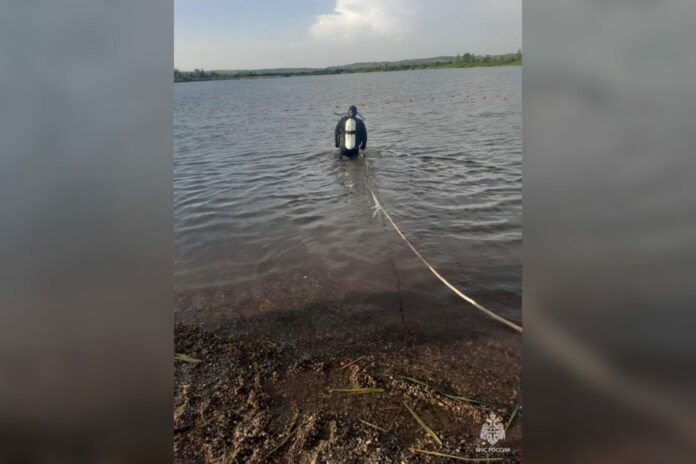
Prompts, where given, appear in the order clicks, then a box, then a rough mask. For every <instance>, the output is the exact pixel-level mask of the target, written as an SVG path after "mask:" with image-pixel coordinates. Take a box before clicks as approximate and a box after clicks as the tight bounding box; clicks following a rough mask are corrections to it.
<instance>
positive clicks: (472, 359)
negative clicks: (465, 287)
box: [174, 305, 522, 463]
mask: <svg viewBox="0 0 696 464" xmlns="http://www.w3.org/2000/svg"><path fill="white" fill-rule="evenodd" d="M375 316H376V314H375V312H374V308H358V307H351V308H345V307H331V306H321V305H313V306H309V307H307V308H304V309H302V310H293V311H290V312H287V313H283V312H281V313H271V314H265V315H261V316H258V317H253V318H244V319H239V320H236V321H234V322H230V323H229V324H225V325H219V326H216V327H214V328H210V327H208V328H202V327H198V326H196V325H194V324H191V323H188V324H182V323H178V324H177V327H176V331H175V346H176V352H177V353H183V354H185V355H188V356H190V357H192V358H194V359H196V360H198V361H199V362H193V361H191V360H189V361H182V360H177V361H176V368H175V404H174V408H175V409H174V411H175V414H174V427H175V430H174V447H175V448H174V450H175V457H176V461H177V462H182V463H184V462H186V463H189V462H201V463H202V462H225V463H228V462H230V463H231V462H240V463H241V462H257V463H265V462H288V463H300V462H347V463H348V462H350V463H352V462H354V463H391V462H394V463H400V462H447V461H448V459H447V458H443V457H436V456H431V455H427V454H423V453H420V452H417V451H414V450H413V449H414V448H416V449H420V450H426V451H434V452H439V453H447V454H453V455H457V456H462V457H471V458H502V461H498V462H521V436H522V426H521V420H520V418H521V415H522V411H521V410H518V412H517V413H516V414H515V416H514V418H513V420H512V423H511V424H510V425H509V427H508V428H507V430H506V438H505V439H503V440H502V441H500V442H498V443H497V444H496V445H495V448H498V449H497V450H495V449H489V448H490V446H489V444H487V443H485V442H484V441H483V440H482V439H481V438H480V431H481V427H482V425H483V424H484V423H485V419H486V417H488V415H489V414H490V413H491V412H495V413H496V414H497V415H498V417H500V419H501V421H502V423H503V424H506V423H507V422H508V420H509V419H510V417H511V415H512V413H513V411H514V410H515V408H516V407H518V406H519V405H520V404H521V393H520V389H521V372H522V368H521V357H522V354H521V337H520V336H519V335H518V334H516V333H514V332H512V331H510V330H508V329H506V328H505V327H498V326H496V325H495V324H490V323H486V322H485V321H482V320H479V319H474V320H475V321H476V322H477V324H476V325H477V326H479V328H478V329H476V330H474V329H471V330H469V331H467V332H465V333H461V334H456V335H454V334H449V335H445V334H443V333H432V331H431V330H424V329H423V327H422V325H421V324H418V323H417V322H411V323H409V322H406V321H404V320H403V319H399V318H398V317H397V318H393V319H389V318H385V317H380V318H375ZM416 381H420V382H423V383H425V384H426V385H423V384H421V383H418V382H416ZM356 386H357V387H363V388H374V389H377V390H374V391H371V392H369V393H360V394H358V393H347V392H338V391H333V392H332V391H331V389H345V388H352V387H356ZM380 390H383V391H380ZM447 394H449V395H451V396H447ZM452 396H462V397H466V398H469V399H474V400H477V401H480V402H482V403H484V404H481V403H473V402H468V401H465V400H463V399H461V398H453V397H452ZM406 405H408V407H410V408H411V409H412V410H413V411H414V412H415V413H416V415H417V416H418V417H419V418H420V419H421V420H422V421H423V422H424V423H425V424H426V425H427V426H429V427H430V428H431V429H432V431H433V432H434V433H435V434H436V435H437V437H438V438H439V439H440V440H441V442H442V444H441V445H440V444H438V443H437V442H436V440H435V439H434V438H433V437H432V436H430V435H428V433H427V432H426V431H425V430H424V429H423V428H422V426H421V425H419V423H418V422H417V421H416V419H415V418H414V417H413V415H412V414H411V413H410V412H409V410H408V409H407V407H406ZM477 448H478V449H477ZM481 448H485V449H486V451H485V452H482V451H481ZM507 448H509V451H506V449H507Z"/></svg>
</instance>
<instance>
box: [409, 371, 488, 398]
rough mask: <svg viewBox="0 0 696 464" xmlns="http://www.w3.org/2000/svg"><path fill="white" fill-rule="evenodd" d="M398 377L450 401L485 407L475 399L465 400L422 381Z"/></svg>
mask: <svg viewBox="0 0 696 464" xmlns="http://www.w3.org/2000/svg"><path fill="white" fill-rule="evenodd" d="M399 377H401V378H402V379H403V380H406V381H408V382H411V383H415V384H417V385H422V386H424V387H428V388H429V389H431V390H432V391H434V392H435V393H439V394H441V395H443V396H446V397H447V398H449V399H451V400H455V401H461V402H463V403H474V404H483V405H486V403H484V402H483V401H479V400H475V399H472V398H467V397H465V396H460V395H455V394H452V393H447V392H446V391H443V390H441V389H439V388H437V387H433V386H432V385H430V384H428V383H426V382H424V381H422V380H418V379H414V378H413V377H406V376H403V375H401V376H399Z"/></svg>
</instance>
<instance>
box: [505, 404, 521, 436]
mask: <svg viewBox="0 0 696 464" xmlns="http://www.w3.org/2000/svg"><path fill="white" fill-rule="evenodd" d="M518 409H520V405H519V404H518V405H516V406H515V409H513V410H512V414H510V419H508V421H507V424H505V430H507V429H508V427H510V425H512V421H513V420H515V416H516V415H517V410H518Z"/></svg>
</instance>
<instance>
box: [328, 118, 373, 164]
mask: <svg viewBox="0 0 696 464" xmlns="http://www.w3.org/2000/svg"><path fill="white" fill-rule="evenodd" d="M349 117H350V116H343V117H342V118H341V120H340V121H338V124H336V131H335V134H334V135H335V139H336V148H340V150H341V154H342V155H344V156H348V157H350V158H352V157H354V156H357V155H358V153H360V151H359V150H358V148H359V149H360V150H364V149H365V146H367V129H366V128H365V123H364V122H363V121H362V119H359V118H353V119H355V148H353V149H350V150H349V149H347V148H346V147H345V143H346V137H345V127H346V119H348V118H349Z"/></svg>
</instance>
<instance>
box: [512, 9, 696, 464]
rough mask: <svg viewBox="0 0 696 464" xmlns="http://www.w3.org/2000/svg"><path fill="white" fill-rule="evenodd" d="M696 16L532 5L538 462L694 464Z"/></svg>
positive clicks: (529, 318)
mask: <svg viewBox="0 0 696 464" xmlns="http://www.w3.org/2000/svg"><path fill="white" fill-rule="evenodd" d="M695 7H696V4H694V3H693V2H687V1H685V0H665V1H642V2H630V1H616V0H614V1H607V2H595V1H590V0H580V1H570V0H560V1H544V0H525V1H524V8H523V14H524V16H523V39H524V50H523V53H524V84H523V91H524V105H523V131H524V132H523V133H524V135H523V146H524V148H523V149H524V165H523V170H524V173H523V175H524V181H523V182H524V187H523V198H524V199H523V215H524V231H523V233H524V245H523V248H524V249H523V256H524V270H523V292H524V307H523V314H524V326H525V336H524V347H525V348H524V350H525V353H524V360H525V375H524V389H523V391H524V412H525V414H526V415H525V416H524V427H525V429H524V430H525V460H526V461H527V462H544V463H545V462H549V463H557V462H564V463H575V462H578V463H580V462H583V463H584V462H632V463H643V462H645V463H652V462H695V461H694V457H696V446H695V444H696V414H695V413H696V398H695V395H694V391H696V390H695V389H694V387H695V386H696V382H695V380H696V373H695V372H694V369H693V367H694V366H695V365H696V350H695V349H694V347H695V346H696V345H694V341H693V340H694V333H693V329H694V327H696V314H695V313H694V311H693V302H694V301H695V300H696V299H695V298H694V297H695V296H696V285H694V282H695V281H696V280H695V279H694V274H695V273H694V270H693V268H694V258H696V234H695V233H694V222H696V215H695V214H694V198H696V196H695V195H694V186H696V182H695V181H696V178H695V177H696V176H695V173H696V170H695V169H694V168H695V161H696V159H695V157H696V105H695V103H696V98H694V97H696V95H695V94H696V86H694V82H695V80H694V77H696V74H695V73H694V71H695V70H696V66H695V63H696V60H695V57H696V55H694V53H693V44H694V43H696V41H695V40H694V34H695V33H694V30H695V29H694V27H693V25H694V24H695V21H694V19H696V15H695Z"/></svg>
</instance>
